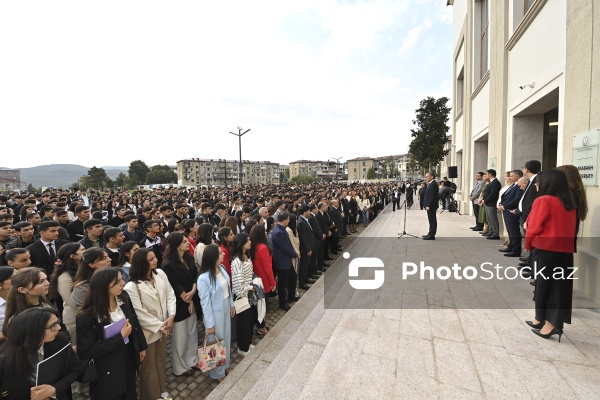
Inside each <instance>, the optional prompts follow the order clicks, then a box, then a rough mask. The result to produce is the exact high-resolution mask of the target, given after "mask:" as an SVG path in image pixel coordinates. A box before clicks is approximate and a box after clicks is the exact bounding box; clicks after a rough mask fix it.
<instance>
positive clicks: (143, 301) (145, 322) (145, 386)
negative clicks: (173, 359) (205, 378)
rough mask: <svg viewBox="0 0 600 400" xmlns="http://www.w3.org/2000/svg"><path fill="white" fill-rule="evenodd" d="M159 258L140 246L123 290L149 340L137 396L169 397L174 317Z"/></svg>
mask: <svg viewBox="0 0 600 400" xmlns="http://www.w3.org/2000/svg"><path fill="white" fill-rule="evenodd" d="M157 265H158V259H157V258H156V256H155V255H154V252H153V251H152V250H149V249H139V250H138V251H137V252H136V253H135V254H134V256H133V259H132V262H131V269H130V275H129V277H130V279H129V282H127V284H126V285H125V291H126V292H127V294H128V295H129V297H130V298H131V303H132V304H133V308H134V309H135V313H136V314H137V317H138V320H139V321H140V325H141V327H142V330H143V331H144V337H145V338H146V342H147V343H148V349H146V358H145V360H144V362H142V366H141V369H140V397H141V398H142V399H164V398H168V397H169V394H168V392H167V376H166V369H167V368H166V354H167V336H169V335H170V334H171V330H172V328H173V321H174V319H175V293H174V292H173V288H172V287H171V284H170V283H169V278H167V275H166V274H165V273H164V272H163V271H162V270H161V269H157V268H156V267H157Z"/></svg>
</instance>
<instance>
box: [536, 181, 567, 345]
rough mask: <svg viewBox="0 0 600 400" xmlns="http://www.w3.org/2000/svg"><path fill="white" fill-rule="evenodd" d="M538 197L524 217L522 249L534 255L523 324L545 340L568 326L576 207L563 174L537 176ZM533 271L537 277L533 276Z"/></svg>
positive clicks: (560, 332) (560, 333)
mask: <svg viewBox="0 0 600 400" xmlns="http://www.w3.org/2000/svg"><path fill="white" fill-rule="evenodd" d="M535 184H536V185H537V186H538V195H539V197H538V198H537V199H536V200H535V201H534V203H533V207H532V209H531V213H530V214H529V216H528V217H527V225H526V227H525V228H526V237H525V248H526V249H527V250H529V251H531V250H532V249H534V248H535V249H536V252H537V255H536V254H535V253H534V261H535V263H534V265H535V266H536V270H537V271H536V270H534V271H533V273H534V276H535V277H536V282H535V296H534V300H535V319H534V320H533V321H526V322H527V324H528V325H529V326H531V327H533V328H534V329H533V332H534V333H535V334H536V335H538V336H541V337H543V338H544V339H548V338H549V337H550V336H552V335H554V334H558V341H559V342H560V337H561V336H562V333H563V324H564V323H565V322H566V323H567V324H570V323H571V311H572V298H573V285H572V282H569V280H568V278H569V276H570V274H571V271H572V266H573V252H574V251H575V235H576V232H575V229H576V220H577V214H576V211H575V209H576V205H575V201H574V200H573V194H572V193H571V190H570V189H569V184H568V183H567V178H566V175H565V173H564V172H563V171H560V170H557V169H552V170H547V171H542V172H540V173H539V174H538V175H537V178H536V183H535ZM536 272H537V274H536Z"/></svg>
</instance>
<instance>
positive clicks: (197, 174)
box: [177, 158, 280, 186]
mask: <svg viewBox="0 0 600 400" xmlns="http://www.w3.org/2000/svg"><path fill="white" fill-rule="evenodd" d="M242 164H243V174H242V183H244V184H248V185H256V184H278V183H279V172H280V171H279V164H277V163H272V162H270V161H248V160H244V161H243V163H242ZM239 175H240V163H239V161H238V160H235V161H234V160H222V159H200V158H191V159H186V160H180V161H177V179H178V184H179V185H182V186H232V185H237V184H238V183H239Z"/></svg>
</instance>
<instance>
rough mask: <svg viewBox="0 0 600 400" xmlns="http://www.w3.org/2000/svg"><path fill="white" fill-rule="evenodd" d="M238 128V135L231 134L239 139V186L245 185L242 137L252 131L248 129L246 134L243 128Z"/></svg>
mask: <svg viewBox="0 0 600 400" xmlns="http://www.w3.org/2000/svg"><path fill="white" fill-rule="evenodd" d="M237 128H238V133H233V132H231V131H230V132H229V133H231V134H232V135H235V136H237V137H238V139H239V146H240V177H239V179H238V180H239V184H240V185H243V184H244V182H243V180H242V176H243V174H244V165H243V164H242V136H244V135H245V134H246V133H248V132H249V131H250V129H246V130H245V131H244V132H242V131H243V129H242V128H240V127H239V126H238V127H237Z"/></svg>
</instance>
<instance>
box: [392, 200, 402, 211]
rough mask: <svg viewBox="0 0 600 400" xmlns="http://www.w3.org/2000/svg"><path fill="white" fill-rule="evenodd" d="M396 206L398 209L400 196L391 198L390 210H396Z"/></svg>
mask: <svg viewBox="0 0 600 400" xmlns="http://www.w3.org/2000/svg"><path fill="white" fill-rule="evenodd" d="M396 207H397V208H398V210H399V209H400V197H398V198H396V197H394V198H392V211H396Z"/></svg>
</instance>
